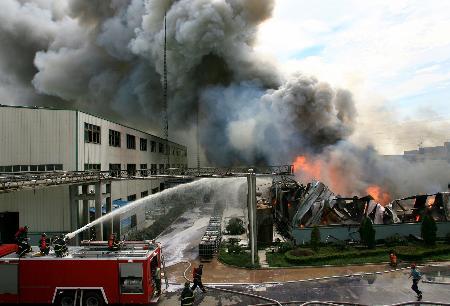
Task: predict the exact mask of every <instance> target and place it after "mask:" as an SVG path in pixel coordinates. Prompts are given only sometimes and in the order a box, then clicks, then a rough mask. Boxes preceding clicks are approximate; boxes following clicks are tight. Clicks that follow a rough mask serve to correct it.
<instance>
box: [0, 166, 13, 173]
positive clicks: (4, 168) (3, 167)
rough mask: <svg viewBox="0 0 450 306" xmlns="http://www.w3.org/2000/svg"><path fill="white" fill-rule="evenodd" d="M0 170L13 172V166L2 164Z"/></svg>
mask: <svg viewBox="0 0 450 306" xmlns="http://www.w3.org/2000/svg"><path fill="white" fill-rule="evenodd" d="M0 172H12V166H2V167H0Z"/></svg>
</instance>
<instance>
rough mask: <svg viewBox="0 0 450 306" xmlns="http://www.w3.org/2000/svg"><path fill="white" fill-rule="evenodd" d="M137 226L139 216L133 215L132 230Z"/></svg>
mask: <svg viewBox="0 0 450 306" xmlns="http://www.w3.org/2000/svg"><path fill="white" fill-rule="evenodd" d="M136 226H137V216H136V215H132V216H131V228H134V227H136Z"/></svg>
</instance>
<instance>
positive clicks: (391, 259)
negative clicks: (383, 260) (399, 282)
mask: <svg viewBox="0 0 450 306" xmlns="http://www.w3.org/2000/svg"><path fill="white" fill-rule="evenodd" d="M389 262H390V265H391V267H392V268H394V269H395V268H397V255H396V254H395V252H394V251H392V250H391V251H390V252H389Z"/></svg>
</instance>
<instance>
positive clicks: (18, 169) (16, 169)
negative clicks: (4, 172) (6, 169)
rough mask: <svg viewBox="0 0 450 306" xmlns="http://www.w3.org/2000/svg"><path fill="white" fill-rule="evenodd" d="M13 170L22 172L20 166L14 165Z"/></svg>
mask: <svg viewBox="0 0 450 306" xmlns="http://www.w3.org/2000/svg"><path fill="white" fill-rule="evenodd" d="M12 168H13V172H20V166H18V165H14V166H12Z"/></svg>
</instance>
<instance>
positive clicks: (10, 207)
mask: <svg viewBox="0 0 450 306" xmlns="http://www.w3.org/2000/svg"><path fill="white" fill-rule="evenodd" d="M0 211H12V212H19V223H20V224H21V225H28V226H30V232H41V231H69V230H70V211H69V186H54V187H47V188H42V189H36V190H31V189H26V190H21V191H19V192H11V193H2V194H0Z"/></svg>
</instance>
